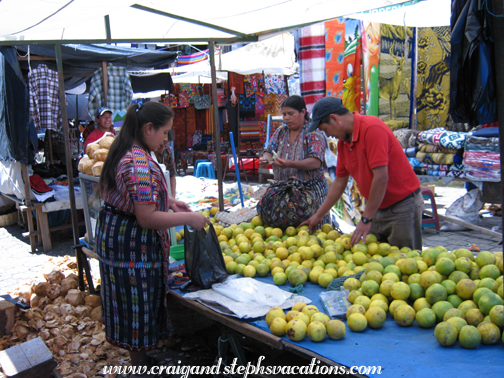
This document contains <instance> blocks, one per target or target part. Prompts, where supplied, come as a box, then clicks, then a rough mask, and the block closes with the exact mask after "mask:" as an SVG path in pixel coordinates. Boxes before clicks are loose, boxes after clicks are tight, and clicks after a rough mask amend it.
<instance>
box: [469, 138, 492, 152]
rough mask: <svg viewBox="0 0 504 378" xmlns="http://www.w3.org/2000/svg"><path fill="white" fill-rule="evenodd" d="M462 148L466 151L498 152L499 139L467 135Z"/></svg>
mask: <svg viewBox="0 0 504 378" xmlns="http://www.w3.org/2000/svg"><path fill="white" fill-rule="evenodd" d="M464 149H465V150H466V151H487V152H500V139H499V138H495V137H494V138H484V137H477V136H474V135H471V136H468V137H467V140H466V143H465V146H464Z"/></svg>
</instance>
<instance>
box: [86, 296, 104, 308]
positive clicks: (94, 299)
mask: <svg viewBox="0 0 504 378" xmlns="http://www.w3.org/2000/svg"><path fill="white" fill-rule="evenodd" d="M84 301H85V302H86V305H88V306H91V307H92V308H95V307H98V306H101V299H100V296H99V295H95V294H90V295H88V296H87V297H86V298H84Z"/></svg>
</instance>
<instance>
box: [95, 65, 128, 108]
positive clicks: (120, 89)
mask: <svg viewBox="0 0 504 378" xmlns="http://www.w3.org/2000/svg"><path fill="white" fill-rule="evenodd" d="M107 73H108V93H107V107H108V108H110V109H112V110H114V111H115V110H126V109H127V108H128V106H130V105H131V99H132V98H133V87H132V86H131V81H130V78H129V74H128V71H127V70H126V68H124V67H114V66H112V65H111V64H109V65H108V66H107ZM103 97H104V96H103V74H102V69H101V68H99V69H98V70H96V71H95V73H94V74H93V77H92V78H91V85H90V88H89V99H88V111H89V114H91V115H92V116H94V115H95V114H96V111H97V110H98V109H99V108H100V107H101V106H104V105H105V101H104V98H103Z"/></svg>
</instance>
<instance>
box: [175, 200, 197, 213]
mask: <svg viewBox="0 0 504 378" xmlns="http://www.w3.org/2000/svg"><path fill="white" fill-rule="evenodd" d="M170 208H171V209H172V210H173V211H174V212H175V213H182V212H185V213H190V212H192V210H191V209H190V208H189V205H188V204H187V203H185V202H183V201H177V200H173V199H172V201H171V207H170Z"/></svg>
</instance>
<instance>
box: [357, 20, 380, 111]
mask: <svg viewBox="0 0 504 378" xmlns="http://www.w3.org/2000/svg"><path fill="white" fill-rule="evenodd" d="M361 31H362V54H363V57H362V58H363V59H362V63H363V68H364V71H363V72H364V78H363V81H364V102H365V108H366V114H367V115H374V116H377V117H378V115H379V113H380V111H379V101H380V88H379V78H378V76H379V67H380V40H381V38H380V23H379V22H370V21H361Z"/></svg>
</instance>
